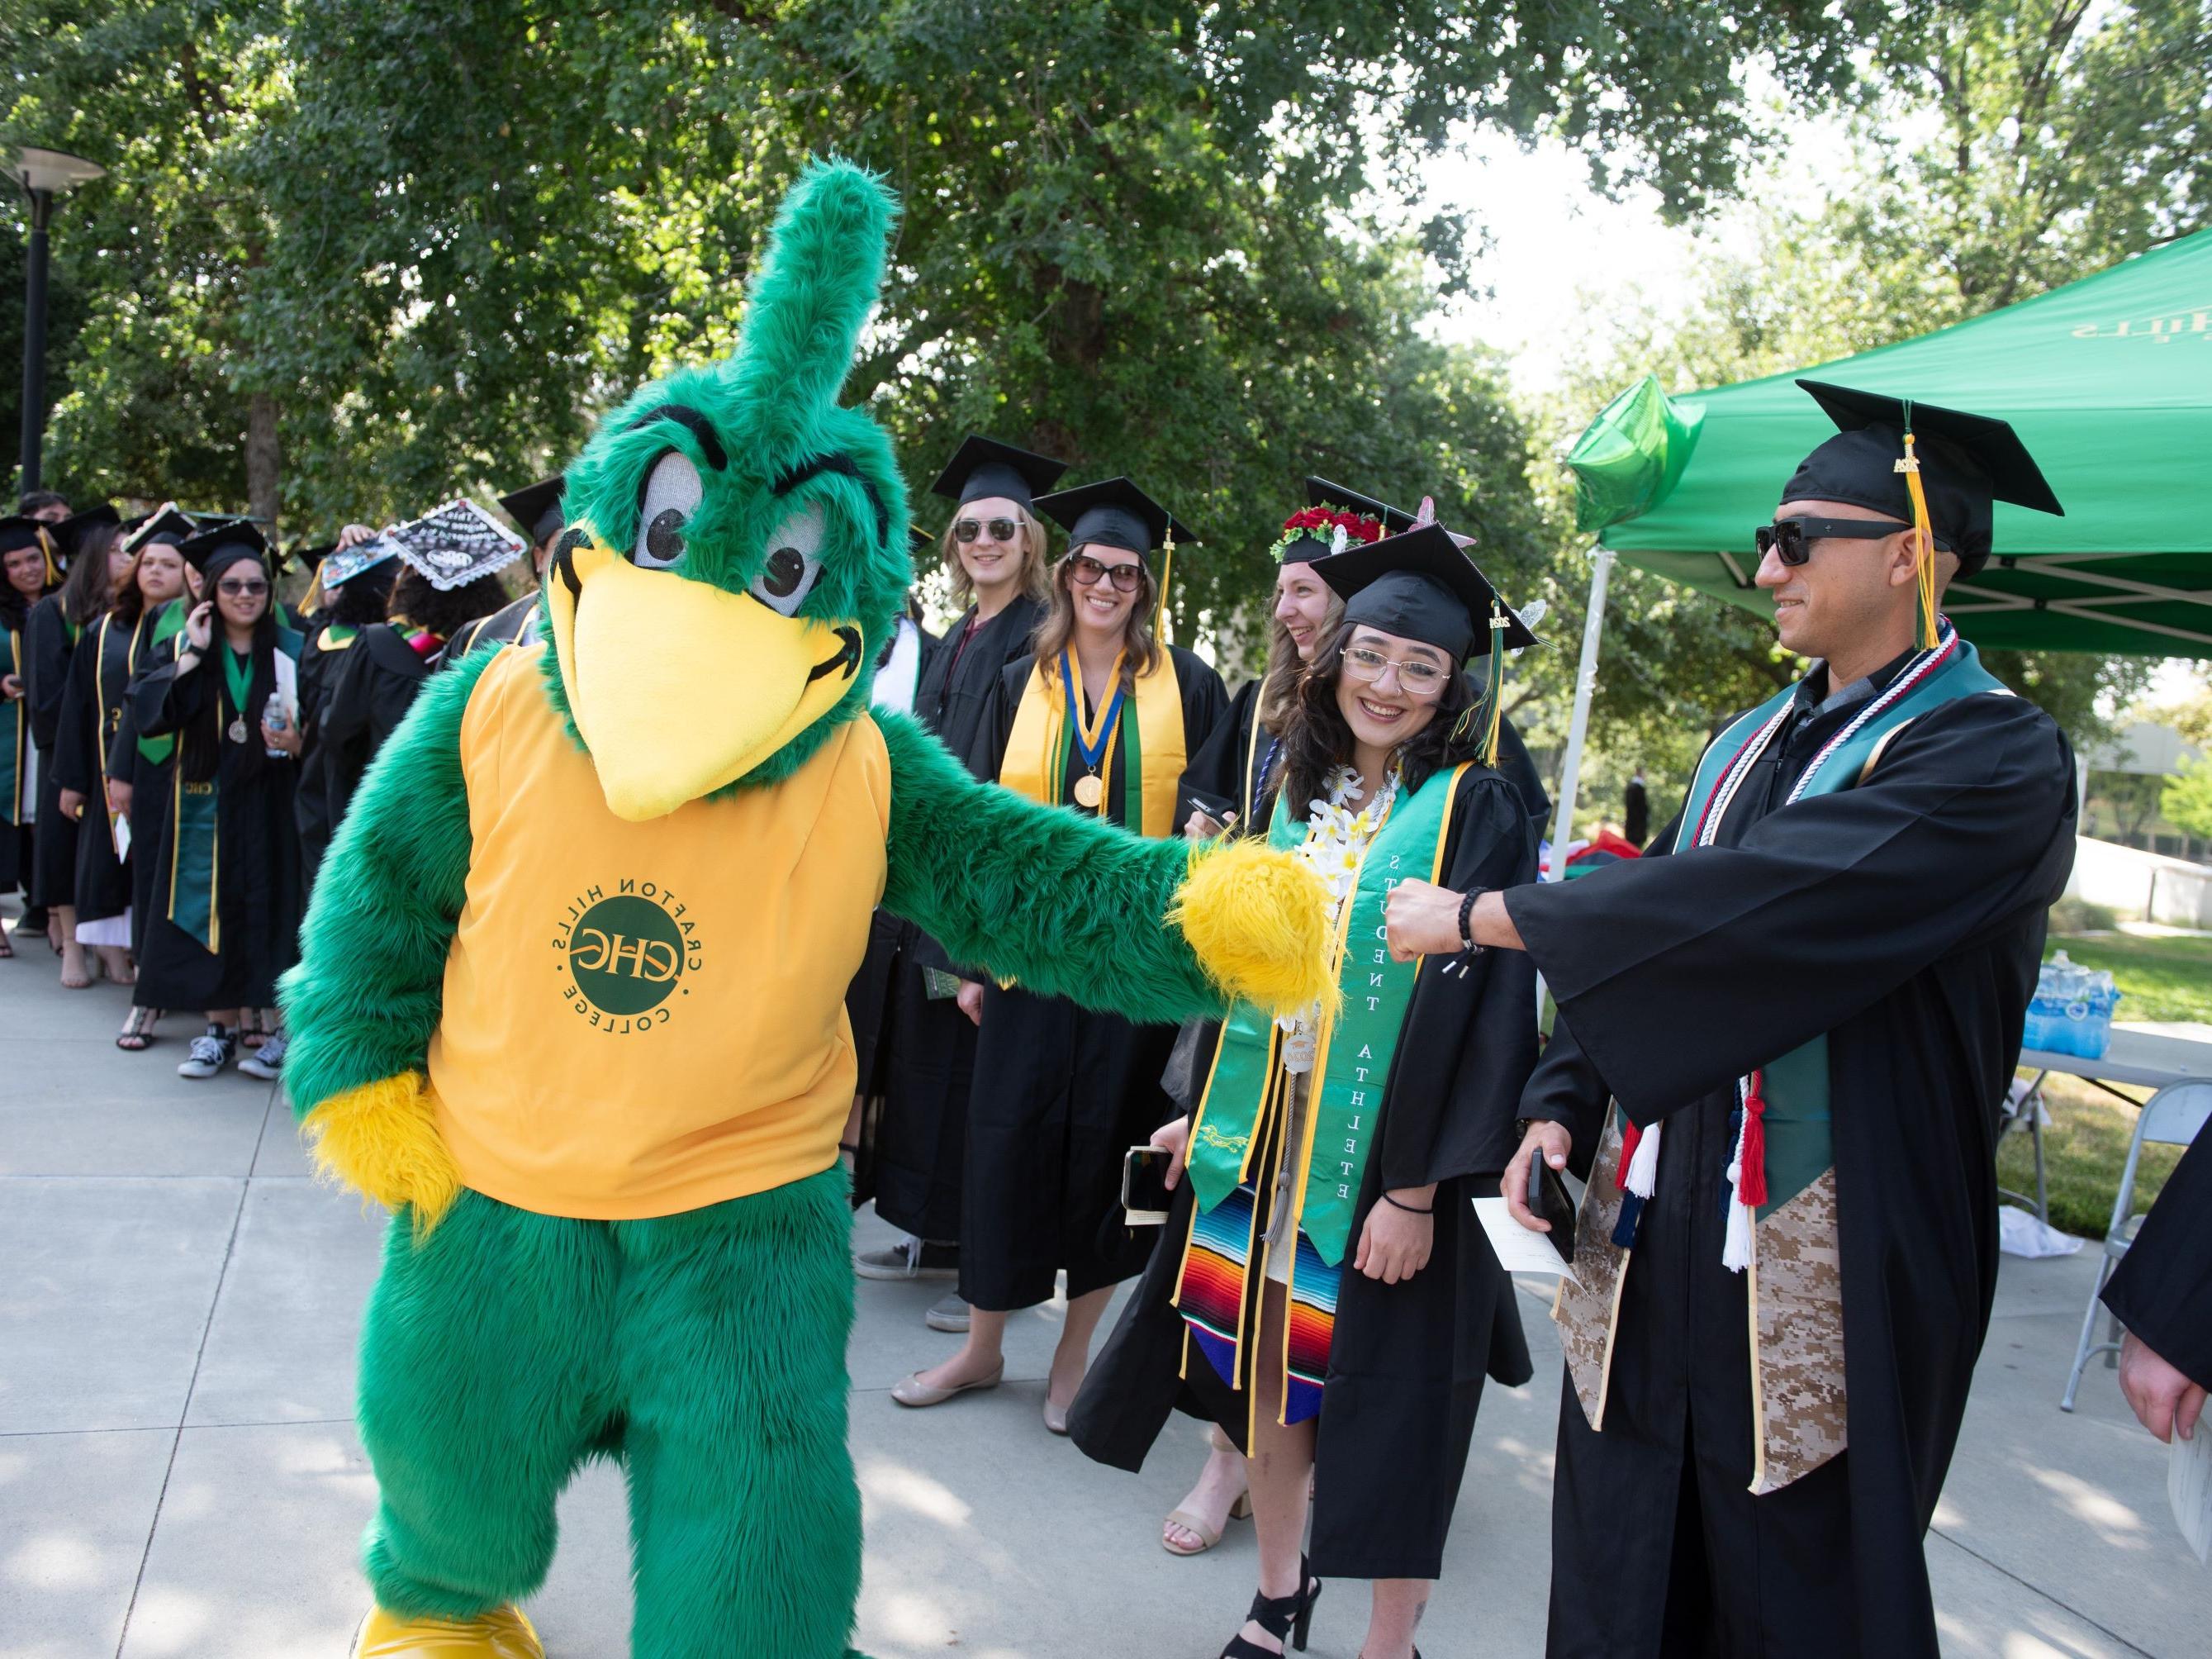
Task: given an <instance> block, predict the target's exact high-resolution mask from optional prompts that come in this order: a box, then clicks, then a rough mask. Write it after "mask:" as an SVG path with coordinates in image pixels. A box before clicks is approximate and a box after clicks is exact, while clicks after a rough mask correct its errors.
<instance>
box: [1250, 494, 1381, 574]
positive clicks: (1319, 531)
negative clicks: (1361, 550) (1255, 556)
mask: <svg viewBox="0 0 2212 1659" xmlns="http://www.w3.org/2000/svg"><path fill="white" fill-rule="evenodd" d="M1339 530H1341V531H1343V532H1344V534H1345V538H1346V540H1347V541H1354V542H1379V541H1381V540H1382V539H1383V526H1382V523H1381V521H1380V520H1375V519H1370V518H1368V517H1366V516H1365V515H1364V513H1340V512H1339V511H1337V509H1336V508H1334V507H1301V508H1299V509H1298V511H1297V512H1296V513H1291V516H1290V517H1289V518H1287V519H1285V520H1283V533H1282V534H1281V535H1280V536H1279V537H1278V538H1276V540H1275V544H1274V546H1273V547H1272V548H1270V549H1269V550H1268V551H1269V553H1270V554H1271V555H1272V556H1273V558H1274V561H1275V562H1276V563H1278V564H1280V563H1281V562H1283V552H1284V550H1285V549H1286V548H1288V547H1289V546H1290V544H1291V543H1292V542H1294V541H1297V540H1298V539H1299V538H1302V537H1306V536H1310V537H1312V538H1313V539H1314V540H1316V541H1317V542H1327V541H1329V540H1332V539H1334V536H1333V532H1336V531H1339Z"/></svg>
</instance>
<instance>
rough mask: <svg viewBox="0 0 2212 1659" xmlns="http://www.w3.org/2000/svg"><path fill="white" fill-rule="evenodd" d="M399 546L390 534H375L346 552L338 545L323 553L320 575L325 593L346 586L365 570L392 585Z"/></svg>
mask: <svg viewBox="0 0 2212 1659" xmlns="http://www.w3.org/2000/svg"><path fill="white" fill-rule="evenodd" d="M398 558H399V545H398V543H396V542H394V541H393V540H392V538H390V537H389V536H372V537H370V538H368V540H367V541H365V542H356V543H355V544H353V545H352V546H351V547H349V548H347V549H345V550H343V552H341V551H339V550H337V549H336V548H332V549H331V551H330V552H328V553H326V554H325V555H324V556H323V561H322V565H321V568H319V570H318V571H317V573H316V574H318V575H319V577H320V578H321V580H322V584H323V592H325V593H328V592H331V590H332V589H333V588H339V587H343V586H345V585H346V584H347V583H348V582H349V581H352V580H355V579H356V577H358V576H360V575H362V574H363V573H364V572H367V571H370V570H374V571H376V572H377V573H378V574H377V579H376V580H377V582H378V584H379V585H380V586H384V587H387V588H388V587H390V586H392V578H393V577H395V576H397V575H398V574H399V566H398Z"/></svg>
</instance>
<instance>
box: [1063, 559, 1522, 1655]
mask: <svg viewBox="0 0 2212 1659" xmlns="http://www.w3.org/2000/svg"><path fill="white" fill-rule="evenodd" d="M1314 568H1315V569H1316V572H1317V573H1319V574H1321V575H1322V578H1323V579H1324V580H1327V581H1328V583H1329V584H1330V586H1332V587H1333V588H1334V589H1335V590H1336V592H1338V593H1340V595H1342V596H1343V598H1344V599H1345V612H1344V619H1343V623H1342V624H1341V626H1340V628H1339V629H1338V630H1337V633H1336V635H1335V637H1334V639H1333V640H1332V641H1330V642H1329V643H1328V645H1326V646H1325V647H1322V650H1321V652H1320V653H1318V654H1317V655H1316V658H1315V659H1314V662H1313V665H1312V667H1311V670H1310V672H1309V673H1308V674H1307V676H1306V678H1305V679H1304V683H1303V685H1302V688H1301V690H1300V693H1299V702H1298V708H1297V716H1296V718H1295V719H1294V720H1293V722H1292V724H1291V727H1290V731H1289V733H1288V735H1287V737H1286V738H1285V744H1284V750H1285V753H1284V757H1283V774H1284V776H1283V782H1282V786H1281V788H1280V791H1279V793H1278V796H1277V798H1276V800H1275V802H1274V804H1273V805H1272V806H1271V807H1270V809H1269V823H1268V828H1267V834H1268V836H1270V838H1271V839H1272V840H1273V842H1275V844H1276V845H1278V846H1281V847H1285V848H1297V849H1298V850H1299V851H1300V852H1301V854H1302V855H1303V856H1304V857H1305V858H1307V859H1309V860H1311V861H1312V863H1313V864H1314V866H1315V867H1316V870H1317V871H1318V872H1320V873H1321V874H1322V878H1323V879H1324V881H1326V882H1327V883H1328V885H1329V887H1330V890H1331V892H1332V894H1333V895H1334V900H1335V903H1336V906H1337V921H1338V933H1337V938H1338V940H1339V943H1338V945H1337V953H1338V954H1337V969H1338V983H1339V986H1340V988H1341V991H1342V998H1341V1002H1340V1006H1339V1007H1338V1008H1337V1009H1334V1010H1328V1011H1324V1010H1323V1009H1322V1008H1321V1007H1319V1006H1316V1007H1315V1008H1313V1009H1311V1010H1309V1011H1308V1012H1306V1013H1305V1014H1304V1015H1302V1016H1299V1017H1297V1018H1294V1019H1291V1020H1289V1021H1285V1022H1275V1021H1270V1020H1268V1019H1267V1018H1265V1017H1264V1016H1261V1015H1259V1014H1256V1013H1255V1012H1254V1011H1253V1010H1251V1009H1250V1008H1249V1007H1247V1006H1243V1005H1241V1004H1240V1005H1237V1006H1234V1007H1232V1008H1231V1010H1230V1013H1229V1017H1228V1018H1227V1020H1226V1021H1225V1023H1224V1024H1223V1026H1222V1027H1221V1036H1220V1040H1219V1042H1218V1045H1217V1047H1216V1048H1215V1050H1214V1052H1213V1053H1212V1055H1211V1056H1209V1057H1208V1059H1207V1060H1206V1064H1205V1066H1204V1067H1203V1070H1204V1073H1205V1082H1204V1085H1203V1086H1202V1089H1201V1091H1200V1103H1199V1106H1198V1108H1197V1110H1196V1112H1195V1113H1194V1115H1191V1116H1186V1117H1182V1118H1178V1119H1177V1120H1176V1121H1174V1122H1172V1123H1170V1124H1169V1125H1168V1126H1167V1127H1164V1129H1162V1130H1161V1131H1160V1133H1158V1134H1157V1135H1155V1136H1154V1137H1153V1139H1154V1143H1155V1144H1156V1145H1158V1146H1163V1147H1164V1148H1166V1149H1167V1150H1168V1151H1169V1152H1171V1153H1173V1154H1174V1155H1175V1158H1176V1169H1177V1177H1176V1179H1175V1180H1174V1181H1173V1182H1172V1183H1171V1184H1172V1187H1173V1190H1174V1194H1175V1199H1174V1204H1173V1207H1172V1210H1171V1212H1170V1217H1169V1220H1168V1223H1167V1228H1166V1237H1165V1240H1164V1243H1163V1245H1162V1247H1161V1248H1160V1249H1158V1250H1157V1251H1156V1252H1155V1253H1154V1254H1153V1256H1152V1262H1151V1265H1150V1266H1149V1267H1147V1268H1146V1273H1145V1278H1144V1280H1143V1282H1142V1283H1141V1284H1140V1285H1139V1286H1138V1288H1137V1291H1136V1292H1135V1294H1134V1295H1133V1297H1132V1298H1131V1300H1130V1303H1129V1305H1128V1307H1127V1310H1126V1311H1125V1312H1124V1314H1123V1316H1122V1318H1121V1323H1120V1325H1119V1326H1118V1327H1117V1328H1115V1333H1114V1334H1113V1336H1112V1338H1111V1339H1110V1340H1109V1341H1108V1343H1107V1345H1106V1347H1105V1350H1104V1352H1103V1353H1102V1354H1101V1355H1100V1356H1099V1361H1098V1364H1097V1368H1096V1370H1094V1371H1093V1372H1092V1374H1091V1379H1090V1381H1089V1382H1088V1383H1086V1384H1085V1387H1084V1389H1083V1393H1082V1395H1081V1396H1080V1397H1079V1399H1078V1400H1077V1401H1076V1407H1075V1411H1074V1413H1073V1419H1072V1422H1071V1428H1072V1431H1073V1434H1074V1437H1075V1440H1076V1443H1077V1444H1078V1445H1079V1447H1081V1448H1082V1449H1083V1450H1084V1451H1085V1453H1087V1454H1088V1455H1091V1457H1094V1458H1096V1459H1097V1460H1098V1461H1099V1462H1104V1463H1109V1464H1112V1465H1114V1466H1115V1467H1117V1468H1127V1469H1136V1468H1139V1467H1140V1466H1141V1464H1142V1462H1143V1461H1144V1457H1145V1455H1146V1451H1147V1450H1148V1449H1150V1447H1151V1446H1152V1442H1153V1441H1154V1439H1155V1438H1156V1437H1158V1433H1159V1431H1160V1429H1161V1427H1162V1425H1164V1423H1165V1422H1166V1420H1167V1417H1168V1414H1169V1413H1170V1410H1174V1409H1181V1410H1182V1411H1184V1412H1187V1413H1191V1414H1193V1415H1195V1416H1198V1417H1200V1418H1204V1419H1210V1420H1211V1421H1212V1422H1213V1423H1214V1424H1215V1425H1218V1427H1219V1428H1220V1429H1221V1430H1222V1431H1223V1432H1224V1433H1225V1434H1226V1435H1227V1436H1228V1437H1229V1438H1230V1439H1231V1440H1232V1441H1233V1442H1235V1443H1237V1445H1238V1446H1239V1447H1240V1448H1241V1449H1243V1450H1244V1451H1245V1452H1246V1453H1247V1454H1248V1456H1249V1468H1250V1472H1251V1483H1252V1504H1253V1510H1254V1519H1255V1522H1256V1525H1257V1528H1258V1532H1259V1544H1260V1561H1259V1571H1260V1585H1259V1593H1258V1595H1256V1596H1255V1598H1254V1600H1253V1602H1252V1606H1251V1610H1250V1613H1249V1618H1248V1620H1247V1621H1246V1622H1245V1624H1244V1625H1243V1627H1242V1629H1241V1630H1240V1631H1239V1632H1237V1635H1236V1636H1235V1637H1234V1638H1231V1641H1230V1642H1229V1644H1228V1645H1227V1646H1226V1647H1225V1648H1224V1649H1223V1650H1222V1651H1223V1653H1224V1655H1225V1659H1273V1656H1274V1655H1277V1654H1279V1653H1281V1652H1283V1651H1284V1650H1285V1647H1286V1646H1296V1647H1298V1648H1304V1645H1305V1641H1306V1635H1307V1629H1308V1626H1309V1624H1310V1620H1311V1617H1312V1613H1313V1607H1314V1601H1315V1599H1316V1596H1317V1595H1318V1594H1319V1592H1320V1589H1321V1580H1322V1578H1324V1577H1349V1578H1366V1579H1370V1580H1371V1581H1373V1590H1372V1602H1371V1607H1370V1613H1369V1616H1368V1625H1367V1633H1366V1638H1365V1640H1364V1644H1362V1646H1361V1648H1360V1652H1361V1653H1362V1654H1363V1655H1364V1656H1365V1659H1408V1656H1409V1655H1411V1654H1413V1653H1414V1652H1415V1651H1416V1650H1415V1649H1414V1647H1413V1635H1414V1631H1415V1628H1416V1626H1418V1624H1419V1620H1420V1616H1421V1612H1422V1609H1423V1607H1425V1604H1426V1602H1427V1600H1428V1596H1429V1593H1430V1590H1431V1587H1432V1583H1433V1581H1434V1580H1435V1578H1436V1577H1437V1574H1438V1572H1439V1571H1441V1568H1442V1563H1443V1545H1444V1537H1445V1533H1446V1530H1447V1528H1449V1524H1450V1521H1451V1515H1452V1510H1453V1507H1454V1505H1455V1503H1456V1502H1457V1499H1458V1495H1459V1484H1460V1477H1461V1474H1462V1470H1463V1468H1464V1467H1465V1464H1466V1459H1467V1452H1468V1444H1469V1442H1470V1440H1471V1438H1472V1436H1473V1433H1474V1415H1475V1410H1476V1407H1477V1406H1478V1404H1479V1403H1480V1399H1481V1395H1482V1389H1483V1383H1484V1379H1485V1376H1486V1375H1487V1376H1494V1377H1496V1378H1498V1380H1499V1381H1501V1382H1504V1383H1508V1384H1517V1383H1522V1382H1525V1381H1526V1380H1527V1379H1528V1376H1529V1371H1530V1367H1529V1364H1528V1348H1527V1345H1526V1343H1525V1341H1524V1340H1522V1334H1521V1328H1520V1322H1519V1316H1518V1313H1517V1311H1516V1309H1515V1306H1514V1304H1513V1293H1512V1289H1511V1285H1510V1282H1509V1281H1508V1280H1507V1279H1506V1277H1505V1274H1504V1271H1503V1270H1502V1269H1501V1268H1500V1267H1498V1261H1497V1258H1496V1257H1495V1256H1494V1255H1492V1253H1491V1250H1490V1247H1489V1244H1488V1243H1487V1241H1486V1239H1485V1237H1484V1236H1483V1232H1482V1229H1481V1227H1480V1225H1478V1224H1477V1223H1476V1221H1475V1219H1474V1214H1473V1212H1472V1211H1471V1210H1470V1209H1469V1207H1468V1197H1469V1195H1470V1193H1469V1188H1470V1186H1471V1184H1472V1182H1473V1180H1474V1178H1476V1177H1480V1176H1485V1175H1490V1176H1494V1175H1495V1174H1496V1172H1497V1171H1498V1170H1500V1169H1502V1168H1503V1167H1504V1164H1505V1160H1506V1158H1508V1157H1510V1155H1511V1152H1512V1150H1513V1146H1514V1116H1515V1112H1516V1107H1517V1104H1518V1101H1519V1097H1520V1091H1521V1087H1522V1084H1523V1082H1524V1081H1525V1080H1526V1079H1527V1078H1528V1073H1529V1071H1530V1069H1531V1068H1532V1066H1534V1060H1535V1051H1536V1010H1535V982H1534V975H1533V974H1532V973H1531V972H1530V971H1529V970H1528V967H1527V965H1526V964H1525V963H1522V962H1520V961H1518V960H1516V958H1515V957H1513V956H1512V955H1511V954H1510V953H1505V952H1501V953H1498V954H1497V955H1495V956H1492V955H1480V956H1468V957H1459V958H1447V957H1437V958H1431V959H1430V960H1428V961H1427V962H1425V963H1419V964H1415V963H1405V964H1393V963H1390V962H1389V959H1388V953H1387V952H1385V951H1383V945H1382V937H1381V933H1382V921H1383V900H1384V898H1385V896H1386V895H1387V892H1388V890H1389V888H1390V887H1391V886H1392V885H1394V884H1395V882H1396V881H1398V880H1399V879H1401V878H1403V877H1404V876H1406V875H1407V874H1408V873H1410V872H1417V871H1428V870H1452V871H1456V872H1462V881H1463V884H1464V885H1465V887H1466V888H1467V890H1470V891H1471V890H1476V889H1479V888H1485V887H1492V886H1497V885H1500V884H1510V883H1514V882H1520V881H1526V880H1528V879H1530V878H1533V877H1534V873H1535V869H1536V837H1535V831H1534V825H1533V823H1531V822H1530V820H1529V817H1528V811H1527V808H1526V805H1525V803H1524V802H1523V801H1522V799H1521V796H1520V794H1519V793H1518V791H1517V790H1516V788H1515V787H1514V786H1513V785H1512V783H1511V782H1510V781H1508V780H1507V779H1506V778H1505V777H1504V775H1502V774H1501V773H1500V772H1499V771H1498V769H1497V768H1496V767H1495V765H1494V764H1492V757H1494V756H1495V754H1496V751H1497V744H1498V707H1499V694H1500V690H1501V684H1500V681H1501V675H1500V673H1499V671H1498V665H1499V661H1500V659H1501V657H1502V653H1503V650H1504V648H1508V647H1518V646H1523V645H1526V644H1528V643H1530V642H1531V641H1530V640H1529V638H1528V634H1527V632H1526V630H1525V629H1522V627H1521V625H1520V623H1519V622H1518V620H1517V619H1516V618H1515V617H1513V616H1512V615H1511V613H1510V612H1509V611H1505V610H1504V607H1503V605H1501V604H1499V603H1498V599H1497V596H1496V595H1495V594H1494V593H1493V592H1492V590H1491V588H1490V586H1489V584H1488V583H1487V582H1486V580H1484V579H1483V577H1482V574H1481V573H1480V571H1478V570H1476V568H1474V565H1473V564H1471V563H1470V562H1468V560H1467V558H1466V556H1464V555H1463V554H1462V553H1461V552H1460V551H1459V550H1457V549H1456V548H1455V547H1454V546H1453V545H1452V544H1451V541H1450V539H1449V537H1447V536H1446V535H1445V533H1444V532H1443V531H1442V530H1441V529H1439V528H1438V527H1437V526H1433V525H1431V526H1423V527H1421V528H1419V529H1416V530H1413V531H1411V532H1407V533H1406V534H1403V535H1400V536H1395V537H1391V538H1388V539H1386V540H1383V541H1380V542H1377V543H1376V544H1372V545H1371V546H1366V547H1360V548H1355V549H1352V550H1348V551H1346V552H1344V553H1340V554H1338V555H1335V556H1333V557H1329V558H1326V559H1323V560H1322V561H1320V562H1317V563H1316V565H1315V567H1314ZM1471 656H1480V657H1481V658H1482V659H1484V666H1485V668H1486V670H1487V672H1486V674H1485V676H1484V681H1483V683H1482V684H1481V686H1480V688H1477V687H1476V686H1475V685H1474V684H1473V683H1472V682H1471V681H1470V679H1469V678H1468V677H1467V676H1466V675H1463V674H1462V672H1461V666H1462V664H1463V663H1464V662H1466V661H1467V659H1468V658H1469V657H1471ZM1323 1421H1325V1422H1327V1423H1328V1425H1329V1429H1328V1432H1327V1433H1326V1434H1320V1435H1318V1436H1317V1435H1316V1429H1317V1427H1318V1425H1320V1424H1321V1423H1322V1422H1323ZM1309 1476H1311V1477H1312V1480H1311V1493H1312V1496H1311V1499H1310V1501H1309V1497H1308V1492H1309ZM1309 1510H1310V1514H1311V1520H1312V1523H1313V1534H1312V1535H1313V1554H1312V1559H1311V1561H1310V1563H1309V1562H1307V1560H1306V1559H1305V1558H1304V1556H1302V1554H1301V1553H1300V1546H1301V1542H1302V1541H1303V1539H1304V1535H1305V1532H1306V1526H1307V1521H1308V1518H1309Z"/></svg>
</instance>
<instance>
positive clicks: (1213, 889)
mask: <svg viewBox="0 0 2212 1659" xmlns="http://www.w3.org/2000/svg"><path fill="white" fill-rule="evenodd" d="M1168 920H1169V921H1171V922H1173V923H1175V924H1176V926H1177V927H1181V928H1182V936H1183V938H1184V939H1186V940H1188V942H1189V945H1190V948H1191V949H1192V951H1194V952H1196V954H1197V957H1198V962H1199V966H1200V967H1201V968H1203V969H1206V976H1207V977H1208V978H1209V979H1211V980H1212V981H1213V982H1214V983H1215V984H1217V985H1218V986H1219V987H1221V988H1222V989H1223V990H1224V991H1226V992H1227V993H1228V994H1230V995H1231V996H1232V997H1237V998H1241V999H1242V1000H1244V1001H1246V1002H1249V1003H1251V1004H1252V1005H1253V1006H1255V1007H1258V1008H1262V1009H1265V1010H1266V1011H1267V1012H1269V1013H1271V1014H1283V1013H1291V1012H1295V1011H1297V1010H1298V1009H1301V1008H1306V1007H1310V1006H1312V1005H1313V1004H1315V1003H1316V1002H1330V1003H1333V1002H1334V1000H1335V998H1336V982H1335V981H1334V979H1332V978H1331V977H1330V975H1329V956H1330V947H1331V944H1332V941H1331V940H1330V939H1329V925H1328V889H1327V888H1325V887H1323V886H1322V882H1321V878H1320V877H1319V876H1317V875H1316V874H1315V873H1314V872H1313V871H1312V870H1311V869H1310V867H1309V866H1307V865H1306V864H1305V863H1304V860H1300V859H1297V858H1295V857H1293V856H1291V854H1288V853H1280V852H1277V851H1276V850H1275V849H1274V848H1271V847H1269V846H1268V845H1267V843H1266V842H1261V841H1239V842H1229V843H1228V844H1227V845H1225V846H1219V847H1214V848H1206V849H1201V850H1199V851H1196V852H1194V853H1193V854H1192V855H1191V861H1190V873H1189V874H1188V876H1186V877H1184V878H1183V884H1182V887H1181V888H1180V889H1179V890H1177V891H1176V896H1175V903H1174V905H1173V907H1172V908H1170V910H1169V911H1168Z"/></svg>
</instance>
